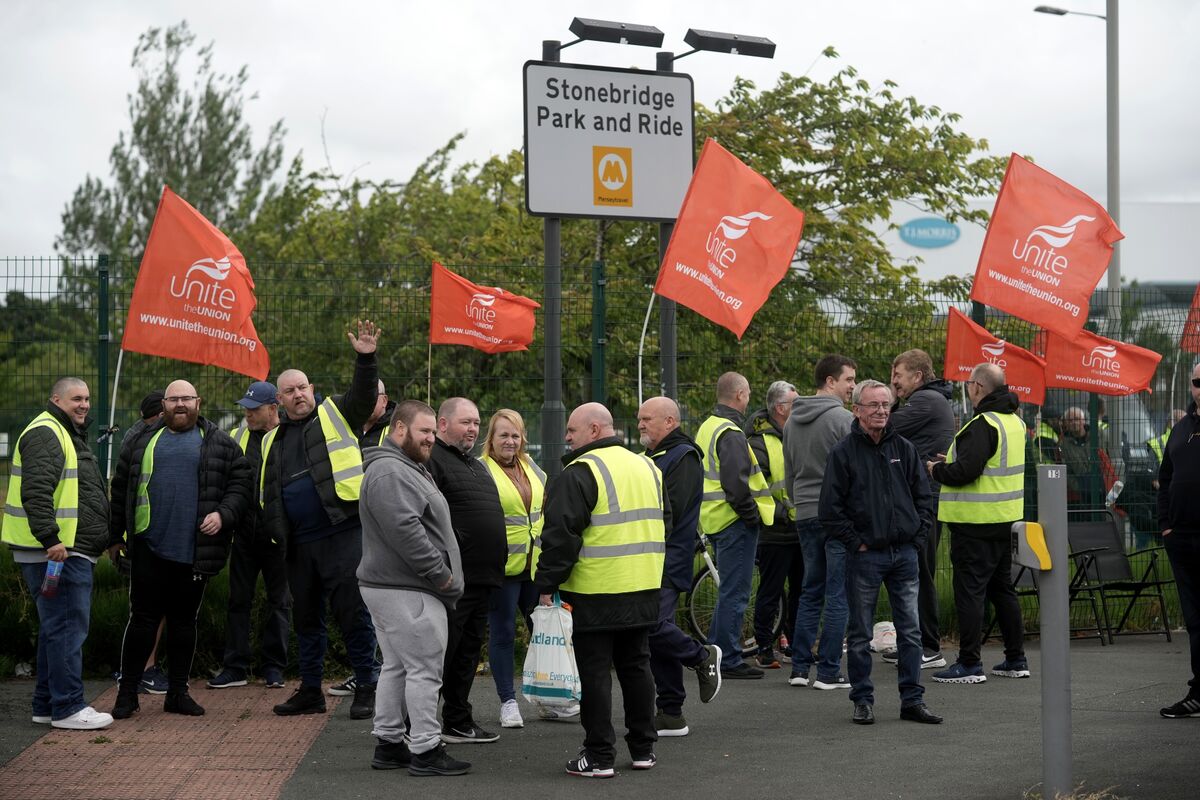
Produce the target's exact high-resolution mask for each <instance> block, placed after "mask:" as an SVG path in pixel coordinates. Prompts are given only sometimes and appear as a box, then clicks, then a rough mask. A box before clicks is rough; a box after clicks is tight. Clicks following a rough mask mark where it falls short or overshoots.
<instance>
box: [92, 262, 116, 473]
mask: <svg viewBox="0 0 1200 800" xmlns="http://www.w3.org/2000/svg"><path fill="white" fill-rule="evenodd" d="M96 266H97V267H98V275H99V279H100V298H99V300H100V301H99V304H98V306H97V308H96V373H97V375H96V384H97V386H96V388H95V389H93V392H95V391H96V390H99V395H100V396H99V398H98V399H99V401H100V402H99V403H97V408H98V409H99V414H98V418H99V420H100V424H99V430H100V431H101V432H102V433H101V435H100V437H99V439H98V441H97V443H96V458H97V460H98V461H99V462H100V464H101V465H102V467H103V466H104V465H107V464H108V451H109V448H110V447H112V434H111V433H110V432H108V431H107V430H106V429H107V427H108V414H109V408H108V398H109V391H110V390H109V385H108V342H109V339H110V338H111V335H110V334H109V332H108V311H109V309H108V254H107V253H101V254H100V257H99V258H98V259H97V263H96Z"/></svg>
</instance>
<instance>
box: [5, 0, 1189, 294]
mask: <svg viewBox="0 0 1200 800" xmlns="http://www.w3.org/2000/svg"><path fill="white" fill-rule="evenodd" d="M1034 5H1036V3H1035V2H1034V0H987V1H986V2H985V1H984V0H977V1H967V0H942V1H941V2H934V0H903V1H902V2H874V1H873V0H859V2H845V0H832V1H829V2H811V1H809V0H791V1H790V2H781V1H774V0H768V2H758V3H749V2H729V1H728V0H723V1H722V2H713V1H712V0H688V2H625V1H624V0H605V2H595V1H594V0H587V1H586V2H574V3H571V2H561V1H560V2H509V3H498V2H495V0H491V1H490V2H482V1H475V0H472V1H471V2H453V1H451V2H427V1H423V2H410V0H401V1H400V2H356V1H355V0H347V1H345V2H340V3H329V2H319V3H318V2H308V0H289V1H288V2H279V1H278V0H276V1H267V0H255V2H245V0H239V1H238V2H231V1H228V0H208V2H205V3H184V2H177V1H176V0H161V1H160V2H150V1H149V0H143V1H142V2H135V1H134V0H120V1H119V0H107V1H105V2H99V3H76V2H65V1H64V0H36V1H34V0H4V2H3V5H2V6H0V19H2V20H3V23H4V24H3V28H4V32H5V44H4V47H3V48H0V109H3V120H4V122H3V124H2V125H0V186H2V191H0V243H2V244H0V256H26V255H31V256H42V255H47V256H48V255H52V254H53V241H54V237H55V235H56V234H57V233H58V231H59V227H60V215H61V213H62V210H63V207H64V204H65V203H66V202H67V201H68V200H69V198H70V196H71V194H72V193H73V191H74V190H75V188H76V187H77V186H78V185H79V183H80V182H81V181H82V180H83V178H84V176H85V175H87V174H89V173H90V174H92V175H95V176H99V177H102V178H103V179H104V180H106V181H108V180H109V167H108V154H109V150H110V149H111V147H112V145H113V144H114V142H115V141H116V138H117V134H118V132H119V131H121V130H125V129H127V127H128V120H127V107H126V95H127V94H128V93H129V92H130V91H132V90H133V88H134V86H135V83H136V76H135V74H134V72H133V70H132V69H131V67H130V56H131V53H132V49H133V46H134V44H135V43H136V41H137V37H138V35H139V34H140V33H141V32H142V31H144V30H145V29H146V28H147V27H149V26H152V25H157V26H168V25H171V24H174V23H177V22H178V21H180V20H181V19H185V18H186V19H187V20H188V22H189V23H190V24H191V26H192V29H193V30H194V31H195V32H196V34H197V36H198V39H199V41H201V42H206V41H209V40H213V41H215V44H216V47H215V64H216V66H217V68H218V69H219V70H220V71H224V72H235V71H236V70H237V68H238V67H240V66H241V65H242V64H245V65H247V66H248V68H249V73H250V83H249V85H250V87H251V89H252V90H253V91H255V92H257V94H258V99H256V100H254V101H253V102H252V103H250V104H249V108H248V115H249V118H250V120H251V122H252V123H253V125H254V128H255V130H256V132H258V134H259V141H260V142H261V137H262V133H263V132H265V130H266V127H267V126H268V124H270V122H272V121H274V120H276V119H279V118H282V119H283V120H284V122H285V125H286V127H287V129H288V133H287V137H286V140H285V143H286V153H287V158H288V159H289V160H290V158H291V156H292V155H294V154H295V153H296V152H297V151H300V150H302V151H303V152H304V156H305V159H306V161H307V163H308V164H310V165H312V166H318V165H320V164H322V163H323V162H324V159H325V155H324V150H323V146H322V121H324V137H325V146H326V147H327V149H328V154H329V159H330V161H331V163H332V166H333V167H334V169H335V170H337V171H339V172H341V173H347V172H351V171H356V173H357V174H358V175H360V176H363V177H365V178H371V179H376V180H383V179H395V180H403V179H406V178H407V177H408V176H409V175H410V174H411V172H412V170H413V168H414V167H415V166H416V165H417V164H418V163H420V162H421V160H423V159H424V158H425V157H426V156H427V155H429V154H430V153H431V152H432V151H433V150H435V149H436V148H438V147H440V146H441V145H443V144H444V143H445V142H446V141H447V140H448V139H449V138H450V137H451V136H452V135H453V134H454V133H456V132H458V131H466V132H467V138H466V140H465V142H464V144H463V146H462V147H461V150H460V152H461V153H462V157H463V158H464V159H466V158H470V159H482V158H486V157H487V156H488V155H490V154H493V153H504V152H507V151H508V150H510V149H512V148H516V147H520V145H521V135H522V134H521V131H522V124H521V119H522V116H521V112H522V84H521V74H522V64H523V63H524V62H525V61H526V60H528V59H531V58H532V59H536V58H540V55H541V41H542V40H543V39H561V40H563V41H567V40H569V39H571V38H573V37H572V36H571V35H570V33H569V31H568V30H567V29H568V26H569V25H570V22H571V19H572V18H573V17H575V16H581V17H592V18H599V19H610V20H619V21H624V22H634V23H640V24H648V25H656V26H657V27H659V28H660V29H662V30H663V31H664V32H665V33H666V35H667V38H666V42H665V43H664V46H663V47H664V49H668V50H675V51H677V52H679V51H682V50H684V49H686V48H685V46H684V44H683V34H684V32H685V31H686V30H687V28H689V27H695V28H701V29H708V30H722V31H730V32H734V33H743V34H754V35H763V36H767V37H769V38H771V39H772V40H773V41H775V42H776V44H777V45H778V49H777V51H776V56H775V59H774V60H771V61H768V60H764V59H755V58H746V57H736V56H729V55H721V54H715V53H698V54H696V55H693V56H690V57H689V58H687V59H686V60H683V61H680V62H678V63H677V65H676V67H677V69H678V70H679V71H682V72H688V73H690V74H691V75H692V76H693V77H694V79H695V91H696V99H697V101H699V102H702V103H705V104H710V105H711V104H712V103H713V102H714V101H715V100H716V99H717V98H718V97H720V96H722V95H724V94H725V93H726V92H727V90H728V88H729V85H730V82H731V80H732V78H733V77H734V76H735V75H742V76H745V77H747V78H750V79H751V80H753V81H755V82H756V83H757V84H758V85H759V86H761V87H768V86H772V85H773V84H774V83H775V80H776V77H777V76H778V74H779V73H780V72H781V71H786V72H789V73H792V74H804V73H806V72H807V73H809V74H810V76H811V77H813V78H815V79H823V78H827V77H828V76H829V75H830V74H832V72H833V71H834V70H836V69H838V68H839V67H840V66H845V65H852V66H854V67H856V68H857V69H858V70H859V72H860V73H861V75H862V76H863V77H864V78H866V79H867V80H869V81H870V82H871V83H872V84H873V85H878V84H879V83H880V82H881V81H883V80H884V79H891V80H893V81H895V82H897V83H898V84H899V91H900V92H902V93H904V94H911V95H913V96H915V97H916V98H917V99H918V100H920V101H921V102H923V103H928V104H936V105H938V106H940V107H942V108H943V109H944V110H948V111H956V112H959V113H960V114H962V121H961V123H960V127H961V129H962V130H964V131H965V132H967V133H969V134H970V135H972V136H975V137H983V138H986V139H987V140H988V141H989V144H990V147H991V151H992V152H993V153H995V154H1000V155H1007V154H1008V153H1009V152H1011V151H1017V152H1021V153H1027V154H1030V155H1032V156H1034V157H1035V158H1036V159H1037V161H1038V163H1039V164H1041V165H1042V166H1044V167H1046V168H1047V169H1049V170H1050V171H1052V172H1054V173H1055V174H1057V175H1058V176H1060V177H1061V178H1063V179H1065V180H1067V181H1069V182H1071V183H1073V184H1075V185H1076V186H1078V187H1079V188H1081V189H1083V190H1084V191H1086V192H1088V193H1089V194H1091V195H1092V196H1093V197H1096V198H1097V199H1099V200H1101V201H1102V202H1103V201H1104V193H1105V81H1104V78H1105V68H1104V65H1105V23H1104V22H1102V21H1100V20H1097V19H1093V18H1089V17H1082V16H1067V17H1055V16H1049V15H1045V14H1035V13H1033V10H1032V9H1033V6H1034ZM1068 7H1070V8H1072V9H1073V10H1078V11H1083V12H1091V13H1098V14H1103V13H1104V8H1105V4H1104V2H1102V0H1071V5H1069V6H1068ZM1120 27H1121V54H1120V64H1121V88H1122V92H1121V164H1122V168H1121V179H1122V202H1123V204H1129V205H1130V207H1131V209H1132V208H1134V207H1137V208H1139V209H1140V213H1138V214H1131V215H1128V216H1129V222H1130V223H1132V222H1133V221H1134V220H1135V219H1141V218H1142V217H1143V216H1145V217H1147V218H1153V217H1156V216H1157V215H1155V214H1154V213H1152V209H1153V206H1151V205H1147V204H1157V203H1171V204H1177V203H1188V204H1197V205H1195V206H1193V207H1192V209H1197V210H1200V150H1198V148H1197V146H1196V135H1197V131H1200V102H1197V100H1198V99H1200V98H1198V92H1197V90H1196V88H1195V87H1196V84H1195V78H1196V76H1197V75H1200V47H1198V46H1197V42H1200V3H1195V2H1188V1H1187V0H1140V1H1139V2H1136V3H1135V2H1125V3H1123V4H1122V13H1121V18H1120ZM828 45H832V46H834V47H835V48H836V49H837V51H838V52H839V54H840V59H839V60H838V61H836V62H832V63H831V62H829V61H827V60H825V59H820V58H819V54H820V52H821V50H822V49H823V48H824V47H826V46H828ZM562 57H563V60H564V61H570V62H579V63H594V64H602V65H608V66H617V67H642V68H652V67H653V64H654V50H653V49H652V48H641V47H628V46H626V47H622V46H618V45H611V44H599V43H591V42H587V43H582V44H579V45H576V46H575V47H572V48H570V49H568V50H566V51H564V52H563V56H562ZM1146 209H1150V211H1146ZM1176 210H1178V209H1176ZM1188 214H1191V209H1188V210H1185V211H1184V216H1185V218H1192V219H1196V223H1197V224H1200V217H1197V215H1195V214H1193V215H1192V216H1191V217H1188V216H1187V215H1188ZM900 221H903V220H900ZM1122 227H1123V228H1124V229H1125V232H1126V234H1127V235H1129V237H1130V240H1131V241H1132V240H1133V239H1134V238H1135V237H1136V236H1137V234H1138V233H1139V231H1135V230H1131V229H1130V227H1129V224H1124V225H1122ZM1187 228H1188V229H1187V230H1179V229H1178V226H1158V227H1153V226H1150V227H1147V228H1145V230H1144V231H1142V233H1143V236H1142V237H1141V238H1142V239H1143V240H1145V239H1147V238H1154V239H1156V240H1162V239H1164V238H1165V239H1167V241H1165V242H1164V241H1157V242H1156V247H1158V248H1159V249H1157V250H1155V251H1154V255H1153V257H1152V258H1135V259H1132V260H1131V259H1130V258H1129V255H1130V254H1132V253H1134V252H1135V251H1133V250H1126V251H1125V252H1126V256H1125V263H1124V265H1123V269H1124V273H1125V274H1126V275H1129V276H1132V277H1141V278H1143V279H1174V280H1180V279H1183V278H1190V279H1193V280H1194V279H1195V277H1196V274H1197V272H1200V269H1197V268H1196V266H1195V265H1196V263H1197V262H1196V259H1195V258H1194V256H1192V252H1193V250H1194V247H1193V246H1192V245H1189V244H1186V242H1185V241H1184V238H1183V237H1184V236H1185V234H1190V233H1191V232H1192V230H1194V229H1195V225H1189V226H1187ZM1171 237H1178V238H1177V239H1176V240H1172V239H1171ZM1163 246H1165V247H1166V249H1162V247H1163ZM1176 254H1177V255H1176ZM1181 259H1187V261H1186V262H1185V263H1186V266H1184V265H1183V264H1181V263H1180V260H1181ZM1131 262H1132V263H1131ZM1144 262H1154V263H1144ZM971 269H973V264H971V265H970V266H969V267H967V268H966V269H964V270H960V271H965V272H970V271H971ZM1181 270H1182V272H1181Z"/></svg>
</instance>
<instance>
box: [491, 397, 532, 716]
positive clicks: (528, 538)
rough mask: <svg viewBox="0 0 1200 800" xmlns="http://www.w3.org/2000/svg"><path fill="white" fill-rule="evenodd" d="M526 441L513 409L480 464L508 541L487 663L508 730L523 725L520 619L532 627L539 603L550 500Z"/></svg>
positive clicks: (505, 412) (494, 429) (496, 425)
mask: <svg viewBox="0 0 1200 800" xmlns="http://www.w3.org/2000/svg"><path fill="white" fill-rule="evenodd" d="M526 441H527V439H526V436H525V422H524V420H522V419H521V415H520V414H518V413H517V412H515V411H513V410H512V409H508V408H502V409H500V410H499V411H497V412H496V413H495V414H493V415H492V418H491V419H490V420H488V427H487V436H486V438H485V439H484V446H483V458H482V461H483V463H484V464H486V465H487V468H488V471H489V472H490V473H491V475H492V478H493V479H494V480H495V481H496V491H497V492H498V493H499V495H500V507H501V509H502V510H503V511H504V527H505V531H506V533H507V535H508V560H507V561H506V562H505V564H504V584H503V585H501V586H499V587H497V588H496V589H493V590H492V596H491V602H490V603H489V606H488V661H489V662H490V664H491V668H492V677H493V678H495V681H496V694H497V695H499V697H500V725H501V726H502V727H505V728H520V727H522V726H523V725H524V724H525V723H524V720H522V719H521V711H520V709H519V708H518V707H517V698H516V692H515V690H514V688H513V673H514V663H513V661H514V652H515V647H514V642H515V640H516V632H517V616H516V615H517V611H518V610H519V611H520V612H521V617H522V618H523V619H525V621H526V627H527V628H528V627H531V626H530V625H529V613H530V611H532V610H533V607H534V606H535V605H536V604H537V601H538V596H537V591H536V590H535V589H534V586H533V582H532V578H533V570H534V568H535V567H536V566H537V558H538V552H539V545H540V543H541V536H542V503H543V501H544V500H545V495H546V473H544V472H542V470H541V469H540V468H539V467H538V465H537V464H535V463H533V459H531V458H530V457H529V454H528V453H526V452H525V444H526Z"/></svg>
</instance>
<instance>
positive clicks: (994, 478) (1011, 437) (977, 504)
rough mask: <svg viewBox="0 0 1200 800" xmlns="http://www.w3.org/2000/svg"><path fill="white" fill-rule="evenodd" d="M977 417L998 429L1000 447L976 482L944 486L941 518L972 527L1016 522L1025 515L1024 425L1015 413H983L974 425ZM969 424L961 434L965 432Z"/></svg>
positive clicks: (950, 461) (951, 458) (951, 454)
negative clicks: (992, 523)
mask: <svg viewBox="0 0 1200 800" xmlns="http://www.w3.org/2000/svg"><path fill="white" fill-rule="evenodd" d="M978 417H983V419H984V421H985V422H987V424H988V425H991V426H992V427H993V428H995V429H996V432H997V434H998V435H999V440H1000V441H999V444H998V445H997V447H996V450H995V452H993V453H992V454H991V455H990V456H989V457H988V460H987V464H986V465H985V466H984V468H983V473H982V474H981V475H980V476H979V477H978V478H977V479H976V480H975V481H973V482H972V483H969V484H967V485H966V486H946V485H945V484H943V485H942V489H941V493H940V494H939V495H938V519H939V520H941V521H942V522H963V523H968V524H972V525H983V524H987V523H991V522H1015V521H1017V520H1019V519H1022V518H1024V516H1025V436H1026V434H1025V423H1024V422H1022V421H1021V418H1020V417H1018V416H1017V415H1016V414H997V413H996V412H994V411H987V412H984V413H983V414H980V415H978V416H977V417H975V418H973V419H972V420H971V422H974V420H975V419H977V418H978ZM971 422H968V423H967V425H970V424H971ZM967 425H964V426H963V427H962V428H961V429H959V431H958V433H962V432H963V430H965V429H966V427H967ZM958 433H956V434H955V435H954V442H952V443H951V445H950V451H949V452H948V453H946V463H947V464H953V463H954V459H955V450H956V445H957V444H958Z"/></svg>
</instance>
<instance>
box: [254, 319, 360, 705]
mask: <svg viewBox="0 0 1200 800" xmlns="http://www.w3.org/2000/svg"><path fill="white" fill-rule="evenodd" d="M357 327H358V330H357V333H347V334H346V335H347V337H348V338H349V340H350V344H351V346H352V347H353V348H354V352H355V354H356V355H355V362H354V379H353V381H352V382H351V384H350V389H349V391H347V392H346V393H345V394H344V395H335V396H333V397H326V398H324V399H322V400H321V401H320V402H319V403H318V402H317V397H316V393H315V392H314V390H313V385H312V383H310V382H309V380H308V376H307V375H305V374H304V373H303V372H301V371H300V370H296V369H289V370H284V371H283V372H281V373H280V374H279V377H278V378H277V379H276V381H275V385H276V387H277V388H278V389H279V402H280V404H281V405H282V406H283V411H284V414H283V415H281V419H280V422H279V427H277V428H275V429H274V430H272V431H270V432H269V433H268V434H267V435H266V436H265V437H263V443H262V471H261V477H260V481H261V483H260V485H261V486H262V494H261V497H260V498H259V502H260V503H261V505H262V525H263V529H264V531H265V533H266V535H267V536H269V537H270V538H271V539H272V540H273V541H275V542H278V543H281V544H283V545H284V546H285V548H286V550H287V569H288V587H289V588H290V589H291V592H292V625H293V627H294V628H295V629H296V640H297V644H298V645H299V661H300V688H299V689H297V690H296V692H295V693H294V694H293V695H292V696H291V697H290V698H288V700H287V702H284V703H280V704H279V705H277V706H275V709H274V710H275V713H276V714H279V715H280V716H290V715H294V714H324V713H325V697H324V696H323V695H322V694H321V679H322V678H323V677H324V671H325V650H326V647H327V646H328V641H327V639H326V635H325V603H326V601H328V603H329V607H330V609H331V610H332V611H333V616H334V617H335V618H336V619H337V622H338V626H339V627H340V628H341V629H342V639H343V640H344V641H345V643H346V653H347V655H349V657H350V663H351V664H352V665H353V667H354V680H353V692H354V700H353V701H352V702H351V704H350V718H351V719H368V718H369V717H371V716H373V715H374V713H375V683H376V681H377V680H378V678H379V665H378V663H377V662H376V661H375V628H374V626H373V625H372V624H371V618H370V615H369V614H368V613H367V607H366V605H364V604H363V600H362V595H361V594H360V593H359V591H358V579H357V578H356V577H355V570H357V569H358V562H359V561H360V560H361V559H362V528H361V527H360V525H359V520H358V491H359V486H360V485H361V483H362V452H361V451H360V450H359V448H358V438H357V436H356V435H355V432H356V431H360V430H362V425H363V423H364V422H366V420H367V418H368V417H370V416H371V412H372V411H373V410H374V408H375V393H376V386H377V384H378V381H379V374H378V373H379V366H378V362H377V361H376V358H375V350H376V347H377V346H378V343H379V335H380V331H379V329H378V328H377V327H376V326H375V325H374V324H373V323H371V321H370V320H363V321H361V322H359V323H358V326H357ZM349 683H350V681H347V684H349ZM347 684H343V685H342V686H343V687H344V689H342V690H341V691H348V690H349V686H348V685H347ZM330 691H331V692H332V691H333V690H332V689H331V690H330Z"/></svg>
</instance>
